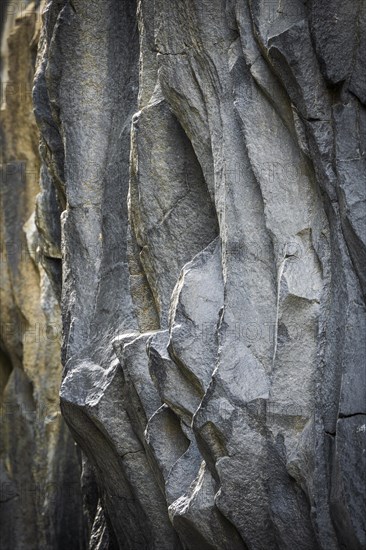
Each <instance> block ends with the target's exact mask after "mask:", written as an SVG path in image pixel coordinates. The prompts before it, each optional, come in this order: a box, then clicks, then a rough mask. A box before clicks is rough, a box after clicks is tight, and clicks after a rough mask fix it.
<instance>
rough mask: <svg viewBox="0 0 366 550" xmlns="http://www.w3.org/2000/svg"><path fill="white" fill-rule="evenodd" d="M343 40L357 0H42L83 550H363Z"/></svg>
mask: <svg viewBox="0 0 366 550" xmlns="http://www.w3.org/2000/svg"><path fill="white" fill-rule="evenodd" d="M365 36H366V15H365V2H364V1H363V0H357V1H355V2H353V3H352V2H341V1H339V0H332V1H330V2H321V1H320V0H319V1H318V0H312V1H311V2H306V1H302V0H291V1H290V0H139V1H135V0H106V1H105V2H97V1H93V2H90V1H89V2H88V1H87V0H72V2H71V0H70V1H68V0H48V1H47V2H46V5H45V6H44V12H43V26H42V31H41V34H40V37H39V41H38V55H37V64H36V74H35V80H34V89H33V101H34V113H35V117H36V120H37V123H38V127H39V130H40V136H41V137H40V140H41V141H40V142H41V145H40V154H41V161H42V162H41V172H40V174H41V176H40V187H41V193H40V195H39V196H38V199H37V208H36V224H37V227H38V236H37V237H36V238H37V239H38V242H39V249H40V254H41V257H42V259H43V265H44V269H45V274H46V273H47V277H48V279H47V280H48V281H49V284H50V286H52V289H53V292H54V294H55V296H56V297H57V298H58V299H59V302H60V305H61V315H62V326H63V330H62V338H63V341H62V362H63V367H64V370H63V380H62V384H61V390H60V395H61V410H62V414H63V415H64V418H65V420H66V422H67V424H68V426H69V428H70V430H71V433H72V435H73V437H74V439H75V441H76V442H77V444H78V447H79V449H80V452H81V455H82V466H83V474H82V481H81V484H82V490H83V496H84V507H85V517H86V518H87V524H88V525H87V529H86V531H87V532H88V535H89V547H90V548H91V549H97V548H99V549H102V548H103V549H104V548H110V549H115V548H120V549H123V550H124V549H131V550H134V549H156V550H161V549H167V550H168V549H180V548H182V549H183V548H184V549H188V550H190V549H192V550H196V549H197V550H201V549H217V550H222V549H227V550H229V549H230V550H231V549H243V550H244V549H248V550H268V549H270V550H272V549H279V550H282V549H284V550H293V549H294V548H298V549H299V550H316V549H319V550H320V549H321V550H341V549H342V550H343V549H347V550H365V549H366V523H365V522H366V464H365V457H366V308H365V295H366V292H365V290H366V276H365V267H366V156H365V149H366V111H365V108H366V107H365V102H366V80H365V55H364V50H365V48H364V47H363V46H364V42H365ZM13 200H14V201H15V202H16V198H14V199H13ZM9 223H10V222H9ZM30 439H32V438H31V437H30ZM34 444H35V445H37V441H36V442H35V443H34Z"/></svg>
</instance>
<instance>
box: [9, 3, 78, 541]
mask: <svg viewBox="0 0 366 550" xmlns="http://www.w3.org/2000/svg"><path fill="white" fill-rule="evenodd" d="M1 23H2V25H1V27H2V36H1V39H2V40H1V41H2V49H1V52H2V57H1V111H0V127H1V133H0V153H1V203H0V213H1V214H0V215H1V226H0V227H1V230H0V246H1V248H0V251H1V258H0V259H1V284H0V304H1V325H0V326H1V334H0V336H1V337H0V547H1V548H2V549H4V550H8V549H9V550H18V549H19V550H39V549H60V550H61V549H62V550H64V549H65V548H70V549H81V548H84V547H85V544H84V538H85V537H84V531H85V527H84V520H83V513H82V499H81V489H80V466H79V463H78V462H79V461H78V458H77V454H76V448H75V444H74V442H73V439H72V437H71V434H70V433H69V430H68V429H67V427H66V424H65V422H64V420H63V419H62V417H61V412H60V407H59V386H60V383H61V372H62V366H61V359H60V334H61V320H60V308H59V305H58V302H57V299H56V297H55V294H54V292H53V290H52V287H51V284H50V281H49V278H48V277H47V275H46V273H45V270H44V269H43V267H42V262H41V261H40V260H41V255H40V251H39V243H40V236H39V235H38V232H37V228H36V225H35V208H36V196H37V194H38V193H39V169H40V158H39V154H38V141H39V137H38V131H37V126H36V122H35V119H34V116H33V112H32V110H33V109H32V82H33V73H34V64H35V59H36V52H37V42H38V36H39V30H40V23H41V20H40V12H39V7H37V6H36V5H35V4H34V3H26V2H8V3H2V4H1Z"/></svg>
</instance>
